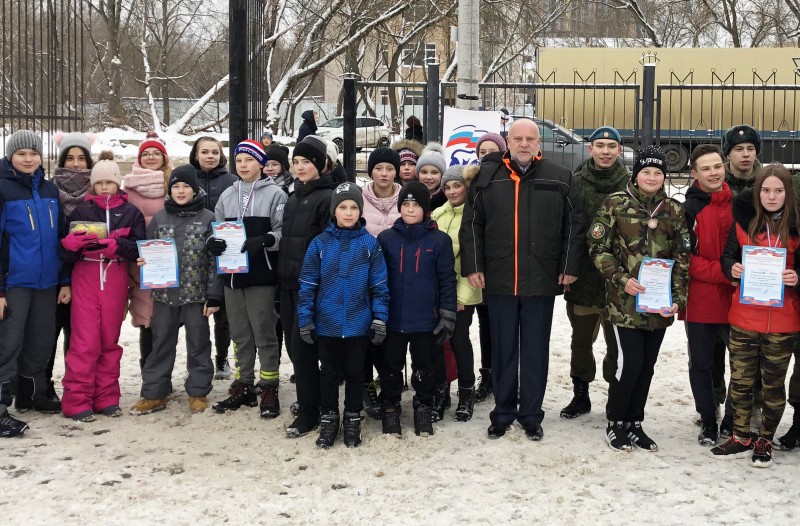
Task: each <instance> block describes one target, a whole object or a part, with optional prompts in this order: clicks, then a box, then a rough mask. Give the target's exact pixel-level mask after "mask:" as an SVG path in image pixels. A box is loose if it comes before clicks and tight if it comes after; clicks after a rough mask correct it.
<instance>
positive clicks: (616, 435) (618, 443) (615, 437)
mask: <svg viewBox="0 0 800 526" xmlns="http://www.w3.org/2000/svg"><path fill="white" fill-rule="evenodd" d="M606 443H607V444H608V446H609V447H610V448H611V449H615V450H617V451H626V452H627V451H632V450H633V447H632V446H631V441H630V439H629V438H628V435H627V434H626V433H625V422H611V421H609V422H608V425H607V426H606Z"/></svg>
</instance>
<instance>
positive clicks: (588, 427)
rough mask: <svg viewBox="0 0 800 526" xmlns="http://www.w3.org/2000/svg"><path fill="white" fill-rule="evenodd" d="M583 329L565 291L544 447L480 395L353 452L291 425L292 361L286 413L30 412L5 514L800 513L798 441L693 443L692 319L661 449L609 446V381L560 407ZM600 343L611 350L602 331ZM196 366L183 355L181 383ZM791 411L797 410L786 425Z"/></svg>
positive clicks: (302, 518) (441, 518)
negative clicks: (791, 448) (573, 412)
mask: <svg viewBox="0 0 800 526" xmlns="http://www.w3.org/2000/svg"><path fill="white" fill-rule="evenodd" d="M476 324H477V322H476ZM476 324H475V325H476ZM475 329H476V327H475V326H473V342H477V334H476V332H475ZM569 332H570V331H569V325H568V322H567V319H566V316H565V314H564V305H563V301H562V300H561V299H558V300H557V302H556V316H555V320H554V330H553V338H552V342H551V361H550V379H549V388H548V393H547V396H546V398H545V404H544V405H545V410H546V412H547V416H546V417H545V421H544V423H543V426H544V431H545V436H544V439H543V440H542V441H541V442H540V443H534V442H531V441H529V440H527V439H526V438H525V435H524V433H523V432H522V430H521V429H519V428H515V429H513V430H512V431H510V432H509V433H508V434H507V435H506V436H505V437H503V438H502V439H500V440H488V439H487V437H486V428H487V426H488V412H489V410H490V409H491V405H490V403H489V402H486V403H482V404H479V405H477V406H476V407H477V410H476V412H475V417H474V418H473V419H472V421H470V422H467V423H459V422H455V421H454V420H453V413H452V410H450V411H448V413H447V416H446V420H445V421H444V422H442V423H439V424H436V425H435V426H436V427H435V429H436V435H435V436H433V437H430V438H420V437H416V436H414V434H413V423H412V421H411V413H412V411H411V408H410V395H406V396H405V399H404V402H403V416H402V422H403V426H404V428H403V429H404V433H403V437H402V438H401V439H397V438H395V437H390V436H383V435H382V434H381V433H380V424H379V422H377V421H373V420H367V421H366V425H365V430H364V443H363V445H362V446H361V447H359V448H357V449H352V450H350V449H346V448H345V447H344V446H343V445H342V443H341V438H340V439H339V441H338V442H337V444H336V446H335V447H334V448H332V449H331V450H328V451H322V450H319V449H317V447H316V446H315V445H314V441H315V440H316V434H312V435H308V436H306V437H303V438H300V439H287V438H284V433H283V429H284V427H285V426H287V425H288V424H289V423H290V422H291V416H290V414H289V412H288V406H289V404H290V403H291V402H292V401H293V400H294V399H295V396H294V386H292V385H291V384H290V383H289V382H288V378H289V375H290V374H291V364H289V363H284V364H283V365H282V367H281V381H282V388H281V404H282V406H283V408H284V412H283V414H282V415H281V416H280V417H279V418H277V419H275V420H271V421H268V420H262V419H260V418H259V416H258V413H257V409H255V408H254V409H242V410H240V411H238V412H235V413H229V414H225V415H218V414H215V413H213V412H212V411H210V410H209V411H207V412H206V413H204V414H199V415H190V414H189V411H188V402H187V397H186V394H185V393H184V392H182V391H180V390H178V391H177V392H176V394H175V395H174V397H173V398H172V401H171V402H170V403H169V407H168V408H167V410H165V411H162V412H160V413H156V414H153V415H146V416H140V417H133V416H129V415H127V413H126V415H125V416H123V417H122V418H119V419H109V418H100V419H99V420H97V421H95V422H93V423H89V424H79V423H75V422H72V421H70V420H66V419H64V418H63V417H61V416H59V415H55V416H50V415H39V414H34V413H27V414H26V415H24V418H25V419H26V420H27V421H28V422H29V424H30V426H31V429H30V430H29V431H28V432H26V433H25V436H24V437H23V438H20V439H7V440H3V441H2V442H0V451H2V453H1V454H2V457H3V458H2V460H0V489H2V491H0V510H2V517H3V520H2V522H3V524H81V525H87V524H164V523H169V524H192V525H204V524H221V523H232V524H252V523H257V522H258V523H261V522H264V523H268V524H356V523H365V522H370V523H373V524H390V523H398V524H423V523H426V524H453V523H468V524H507V523H517V524H531V523H534V522H539V523H542V524H595V523H597V524H601V523H605V524H607V523H614V524H629V523H644V524H681V525H685V524H712V523H713V524H748V523H756V522H758V523H763V524H770V523H791V521H792V520H793V519H791V517H793V516H796V515H798V513H800V506H799V505H798V504H797V481H798V478H797V477H798V475H797V473H798V472H797V468H798V465H800V453H794V454H791V453H783V452H778V453H777V455H776V460H775V464H774V466H773V467H772V468H771V469H764V470H756V469H753V468H751V467H750V466H749V465H748V464H749V460H736V461H719V460H714V459H711V458H709V457H708V456H707V449H706V448H702V447H700V446H698V445H697V443H696V441H695V437H696V435H697V433H698V428H697V427H695V425H694V424H693V421H694V418H695V412H694V409H693V402H692V399H691V394H690V391H689V382H688V374H687V366H686V361H687V360H686V352H685V344H684V339H685V338H684V333H683V328H682V327H681V326H680V325H677V324H676V325H674V326H673V327H672V328H670V329H669V331H668V332H667V337H666V340H665V342H664V345H663V347H662V352H661V357H660V359H659V363H658V364H657V368H656V375H655V378H654V381H653V388H652V390H651V396H650V403H649V404H648V418H647V421H646V424H645V425H646V429H647V430H648V431H649V432H650V434H651V436H653V437H654V438H655V439H656V440H657V441H658V443H659V445H660V450H659V451H658V452H657V453H645V452H642V451H635V452H633V453H630V454H620V453H615V452H613V451H611V450H610V449H609V448H608V447H607V446H606V445H605V442H604V441H603V434H604V433H603V429H604V427H605V420H604V419H603V413H602V408H603V404H604V403H605V391H604V387H605V386H604V383H603V382H602V380H600V381H596V382H594V383H593V384H592V389H591V394H592V399H593V401H594V404H595V405H594V410H593V412H592V413H591V414H589V415H586V416H583V417H581V418H579V419H577V420H572V421H566V420H562V419H560V418H559V417H558V412H559V410H560V408H561V407H563V406H564V405H566V404H567V402H569V400H570V397H571V390H570V389H571V384H570V379H569V345H568V341H569V340H568V338H569ZM137 338H138V333H137V332H136V331H135V330H134V329H133V328H132V327H131V325H130V323H129V321H126V322H125V324H124V328H123V337H122V345H123V347H124V348H125V351H126V352H125V355H124V357H123V363H122V377H121V385H122V406H123V407H124V408H128V407H130V406H131V405H132V404H133V403H134V402H135V401H136V399H137V395H138V390H139V381H140V380H139V367H138V343H137V342H138V339H137ZM600 340H602V338H600ZM180 345H181V348H182V346H183V343H182V340H181V344H180ZM595 349H596V356H597V357H598V359H602V351H601V347H600V344H599V343H598V344H597V345H596V347H595ZM59 356H60V354H59ZM60 361H61V360H60V359H59V360H58V362H60ZM184 364H185V359H184V358H183V357H181V356H180V355H179V357H178V363H177V364H176V369H175V373H174V375H173V382H174V384H175V385H176V387H178V386H181V385H182V380H183V376H184V373H183V367H184ZM57 367H58V369H57V371H56V377H57V380H60V378H61V375H62V374H63V369H62V368H61V367H62V366H61V365H59V364H57ZM476 369H477V365H476ZM228 383H229V382H227V381H215V383H214V391H213V393H212V394H211V397H210V398H211V399H212V400H218V399H220V398H221V397H223V396H224V395H225V392H226V389H227V386H228ZM342 396H343V395H342ZM790 419H791V409H789V410H788V411H787V414H786V415H785V416H784V422H783V423H782V424H781V426H780V428H779V432H783V431H785V430H786V428H787V427H788V423H789V422H790Z"/></svg>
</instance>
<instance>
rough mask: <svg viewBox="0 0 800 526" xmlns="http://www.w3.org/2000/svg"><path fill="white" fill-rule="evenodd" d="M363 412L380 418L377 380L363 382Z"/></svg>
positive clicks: (376, 418)
mask: <svg viewBox="0 0 800 526" xmlns="http://www.w3.org/2000/svg"><path fill="white" fill-rule="evenodd" d="M363 398H364V400H363V402H364V412H365V413H367V416H368V417H370V418H372V419H374V420H380V419H381V403H380V401H379V400H378V381H377V380H373V381H371V382H368V383H366V384H364V397H363Z"/></svg>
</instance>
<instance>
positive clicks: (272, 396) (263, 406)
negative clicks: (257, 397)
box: [259, 385, 281, 418]
mask: <svg viewBox="0 0 800 526" xmlns="http://www.w3.org/2000/svg"><path fill="white" fill-rule="evenodd" d="M259 408H260V410H261V418H275V417H277V416H278V415H280V414H281V403H280V401H279V400H278V386H277V385H265V386H263V387H262V388H261V403H260V404H259Z"/></svg>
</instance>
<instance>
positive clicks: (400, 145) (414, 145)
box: [391, 139, 425, 158]
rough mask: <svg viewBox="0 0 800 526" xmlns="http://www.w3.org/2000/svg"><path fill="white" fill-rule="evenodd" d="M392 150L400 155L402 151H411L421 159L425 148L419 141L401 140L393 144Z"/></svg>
mask: <svg viewBox="0 0 800 526" xmlns="http://www.w3.org/2000/svg"><path fill="white" fill-rule="evenodd" d="M391 148H392V150H394V151H396V152H397V153H400V150H410V151H412V152H414V153H415V154H416V155H417V158H419V156H420V155H422V150H423V149H424V148H425V146H423V145H422V143H420V142H419V141H414V140H412V139H400V140H399V141H395V142H393V143H392V146H391Z"/></svg>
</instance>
